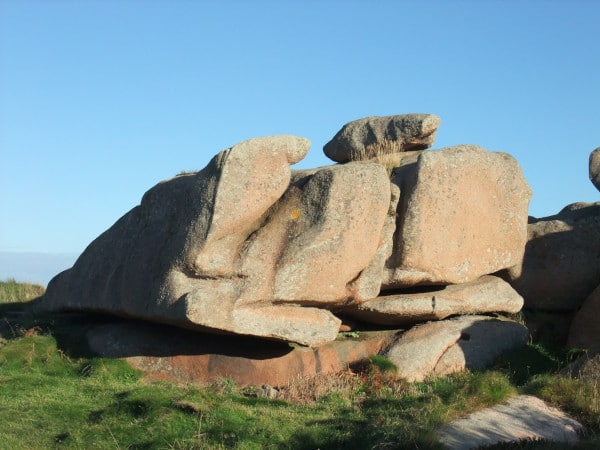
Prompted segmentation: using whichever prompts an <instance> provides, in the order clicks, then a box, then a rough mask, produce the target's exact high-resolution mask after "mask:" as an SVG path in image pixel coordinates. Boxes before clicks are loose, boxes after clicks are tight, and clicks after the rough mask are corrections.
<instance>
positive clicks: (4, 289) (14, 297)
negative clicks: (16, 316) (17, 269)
mask: <svg viewBox="0 0 600 450" xmlns="http://www.w3.org/2000/svg"><path fill="white" fill-rule="evenodd" d="M45 291H46V289H45V288H44V287H43V286H40V285H39V284H32V283H18V282H17V281H15V280H14V279H13V278H10V279H8V280H6V281H0V303H19V302H28V301H30V300H33V299H34V298H37V297H40V296H41V295H44V292H45Z"/></svg>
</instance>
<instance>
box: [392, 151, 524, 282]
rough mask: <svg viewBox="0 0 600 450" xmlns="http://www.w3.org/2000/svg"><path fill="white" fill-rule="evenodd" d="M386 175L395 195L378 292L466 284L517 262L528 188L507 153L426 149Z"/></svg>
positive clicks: (522, 236) (519, 256)
mask: <svg viewBox="0 0 600 450" xmlns="http://www.w3.org/2000/svg"><path fill="white" fill-rule="evenodd" d="M392 181H393V183H394V184H396V185H397V186H399V188H400V201H399V203H398V209H397V217H398V219H397V227H396V231H395V236H394V249H393V254H392V256H391V257H390V258H389V260H388V261H387V263H386V268H387V271H386V274H385V275H384V279H383V284H382V290H386V289H391V288H400V287H407V286H415V285H436V284H453V283H454V284H457V283H465V282H469V281H473V280H475V279H477V278H479V277H481V276H483V275H487V274H490V273H494V272H496V271H499V270H501V269H504V268H508V267H511V266H514V265H516V264H520V263H521V260H522V258H523V251H524V248H525V242H526V239H527V209H528V206H529V200H530V198H531V189H530V187H529V185H528V184H527V182H526V181H525V179H524V178H523V174H522V172H521V168H520V166H519V164H518V163H517V162H516V161H515V159H514V158H513V157H511V156H510V155H507V154H505V153H499V152H488V151H486V150H484V149H482V148H480V147H476V146H472V145H463V146H457V147H449V148H445V149H442V150H437V151H425V152H422V153H421V154H420V155H418V158H417V159H416V162H415V163H414V164H406V165H403V166H402V167H401V168H399V169H397V170H396V171H395V172H394V174H393V178H392Z"/></svg>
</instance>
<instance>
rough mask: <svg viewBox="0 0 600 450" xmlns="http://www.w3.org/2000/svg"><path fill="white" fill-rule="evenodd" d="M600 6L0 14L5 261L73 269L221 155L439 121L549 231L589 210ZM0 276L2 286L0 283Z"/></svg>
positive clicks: (229, 5) (297, 4) (177, 6)
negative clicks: (561, 214)
mask: <svg viewBox="0 0 600 450" xmlns="http://www.w3.org/2000/svg"><path fill="white" fill-rule="evenodd" d="M599 22H600V2H597V1H592V0H590V1H577V0H572V1H516V0H515V1H450V0H444V1H441V0H440V1H414V2H413V1H353V0H345V1H333V0H330V1H327V0H325V1H314V0H312V1H311V0H309V1H252V2H250V1H248V2H242V1H220V2H217V1H177V0H175V1H157V0H155V1H145V2H142V1H127V0H125V1H116V0H115V1H110V0H104V1H75V0H73V1H41V0H40V1H28V0H12V1H11V0H0V156H1V159H0V195H1V197H2V211H3V212H2V215H1V219H0V251H6V252H8V251H10V252H46V253H79V252H81V251H82V250H83V249H84V248H85V246H86V245H87V244H88V243H89V242H91V241H92V240H93V239H94V238H95V237H96V236H98V235H99V234H100V233H101V232H102V231H104V230H105V229H106V228H108V227H109V226H110V225H112V224H113V223H114V222H115V221H116V220H117V219H118V218H119V217H120V216H121V215H123V214H124V213H125V212H127V211H128V210H129V209H131V208H132V207H133V206H135V205H136V204H138V203H139V201H140V199H141V196H142V194H143V193H144V192H145V191H146V190H148V189H149V188H150V187H152V186H153V185H154V184H156V183H157V182H159V181H160V180H162V179H166V178H169V177H171V176H173V175H175V174H176V173H178V172H180V171H182V170H194V169H201V168H202V167H204V165H205V164H206V163H207V162H208V160H209V159H210V158H211V157H212V156H213V155H214V154H216V153H217V152H218V151H220V150H222V149H224V148H227V147H230V146H232V145H233V144H235V143H237V142H239V141H242V140H245V139H248V138H252V137H257V136H264V135H273V134H296V135H300V136H304V137H307V138H309V139H310V140H311V141H312V149H311V152H310V153H309V156H308V157H307V158H306V159H305V160H304V161H303V162H301V163H300V164H298V165H297V167H300V168H302V167H316V166H321V165H326V164H329V163H330V161H329V160H328V159H327V158H326V157H325V156H324V155H323V153H322V147H323V145H324V144H325V143H326V142H327V141H328V140H329V139H330V138H331V137H332V136H333V135H334V134H335V133H336V132H337V131H338V130H339V128H340V127H341V126H342V125H343V124H344V123H346V122H349V121H351V120H354V119H358V118H361V117H365V116H370V115H391V114H403V113H411V112H419V113H433V114H437V115H439V116H440V117H441V118H442V125H441V127H440V129H439V132H438V138H437V141H436V145H435V148H441V147H445V146H450V145H455V144H463V143H472V144H478V145H481V146H483V147H485V148H487V149H489V150H500V151H505V152H508V153H510V154H512V155H513V156H515V157H516V158H517V160H518V161H519V162H520V164H521V166H522V167H523V171H524V173H525V176H526V178H527V180H528V181H529V183H530V185H531V186H532V188H533V191H534V196H533V200H532V202H531V208H530V213H531V214H532V215H535V216H545V215H550V214H553V213H556V212H558V211H559V210H560V209H561V208H562V207H563V206H565V205H567V204H569V203H572V202H575V201H588V202H591V201H597V200H599V193H598V192H597V191H596V189H595V188H594V187H593V186H592V184H591V183H590V181H589V179H588V156H589V153H590V152H591V151H592V150H593V149H594V148H596V147H598V146H600V45H598V42H599V41H598V23H599ZM1 275H2V274H0V276H1Z"/></svg>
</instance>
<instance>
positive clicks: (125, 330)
mask: <svg viewBox="0 0 600 450" xmlns="http://www.w3.org/2000/svg"><path fill="white" fill-rule="evenodd" d="M396 331H397V330H392V331H385V332H361V333H360V337H359V338H341V339H340V338H338V339H337V340H335V341H332V342H330V343H328V344H325V345H322V346H319V347H315V348H308V347H301V346H296V345H290V344H288V343H284V342H278V341H269V340H264V339H257V338H254V337H251V336H234V335H216V334H209V333H198V332H196V331H188V330H183V329H180V328H177V327H171V326H166V325H157V324H148V323H143V322H131V321H123V322H121V321H118V322H114V323H109V324H103V325H99V326H96V327H94V328H92V329H90V330H89V331H88V332H87V334H86V339H87V343H88V345H89V347H90V348H91V350H92V351H94V352H96V353H98V354H99V355H101V356H104V357H109V358H122V359H124V360H126V361H127V362H128V363H129V364H130V365H132V366H133V367H135V368H136V369H139V370H141V371H142V372H144V373H145V376H146V377H147V378H148V379H151V380H168V381H174V382H180V383H199V384H210V383H213V382H215V381H218V380H219V379H220V378H223V377H226V378H230V379H232V380H234V381H235V382H236V383H238V384H240V385H250V386H260V385H263V384H266V385H270V386H282V385H285V384H287V383H288V382H290V381H292V380H294V379H296V378H298V377H308V376H312V375H316V374H322V373H336V372H340V371H343V370H346V369H347V368H348V367H349V366H351V365H353V364H356V363H359V362H360V361H362V360H364V359H366V358H368V357H369V356H371V355H374V354H377V353H379V352H380V351H381V349H382V348H383V347H385V346H386V345H388V344H389V342H390V341H391V340H392V339H393V336H394V334H395V333H396Z"/></svg>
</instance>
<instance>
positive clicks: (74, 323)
mask: <svg viewBox="0 0 600 450" xmlns="http://www.w3.org/2000/svg"><path fill="white" fill-rule="evenodd" d="M9 285H11V282H10V281H9V282H6V283H2V284H0V289H4V287H5V286H9ZM8 289H11V290H12V289H13V287H12V286H11V287H10V288H8V287H7V290H8ZM19 295H20V297H17V301H20V300H22V301H27V300H29V299H31V298H32V297H35V296H37V295H39V294H32V293H30V292H29V291H28V293H25V291H22V293H21V294H19ZM24 305H27V303H25V304H24ZM13 313H18V314H13ZM0 314H1V315H0V317H1V318H0V336H1V339H0V404H1V405H2V407H1V408H0V423H2V427H0V448H1V449H4V448H6V449H45V448H73V449H79V448H99V449H104V448H106V449H226V448H236V449H315V448H320V449H322V450H324V449H338V448H348V449H353V448H356V449H363V448H372V449H389V448H398V449H402V448H407V449H414V448H419V449H435V448H441V447H440V445H439V444H436V442H435V438H434V431H435V430H436V429H437V428H438V427H439V426H440V425H441V424H443V423H446V422H448V421H450V420H452V419H454V418H457V417H462V416H464V415H466V414H468V413H469V412H472V411H474V410H478V409H481V408H485V407H487V406H491V405H494V404H497V403H498V402H501V401H503V400H505V399H507V398H509V397H511V396H513V395H516V394H518V393H531V394H534V395H537V396H539V397H541V398H543V399H545V400H547V401H549V402H551V403H553V404H555V405H557V406H560V407H562V408H564V409H566V410H567V411H568V412H570V413H571V414H573V415H574V416H575V417H576V418H577V419H578V420H580V421H582V422H583V423H584V424H585V425H586V427H587V429H588V432H589V433H590V434H589V435H588V436H586V438H585V439H584V440H583V441H582V442H581V443H580V444H578V446H577V447H575V448H598V445H599V444H600V438H597V437H596V434H597V433H598V432H599V431H600V419H599V417H600V414H599V412H600V411H599V408H600V390H599V386H600V384H599V383H598V381H599V379H600V371H598V370H591V371H588V372H589V373H586V374H584V375H582V376H581V377H579V378H572V377H568V376H566V375H560V374H559V371H560V370H561V369H563V368H564V367H565V366H566V365H567V364H568V363H569V361H570V360H571V359H572V358H573V356H574V355H572V354H569V353H568V352H565V351H563V350H560V349H559V348H557V349H554V350H549V349H547V348H546V347H544V346H542V345H540V344H531V345H529V346H528V347H526V349H524V350H523V349H522V350H520V351H515V352H512V353H509V354H506V355H505V356H504V357H503V358H502V359H500V360H499V361H498V362H497V364H496V366H495V367H493V368H492V370H489V371H486V372H477V373H460V374H456V375H453V376H446V377H439V378H431V379H428V380H426V381H425V382H423V383H412V384H409V383H405V382H402V381H397V380H395V379H394V377H393V369H394V368H393V365H391V363H390V362H389V361H388V360H386V359H385V358H381V357H374V358H371V360H370V361H366V362H365V364H364V365H363V366H362V367H360V368H357V369H356V370H355V371H354V372H350V371H348V372H344V373H339V374H334V375H320V376H315V377H312V378H303V379H298V380H293V381H291V382H290V383H288V385H286V386H283V387H281V388H280V389H279V396H278V398H277V399H275V400H269V399H265V398H260V397H259V396H257V395H256V390H255V389H253V388H249V387H244V386H238V385H236V384H235V383H234V382H233V381H232V380H229V379H226V378H223V379H221V380H219V382H217V383H215V384H213V385H210V386H191V385H188V386H182V385H175V384H169V383H150V382H147V381H145V380H144V378H143V376H142V374H141V373H140V372H138V371H136V370H134V369H132V368H131V367H130V366H128V365H127V364H126V363H125V362H123V361H119V360H111V359H107V358H99V357H96V356H94V355H93V354H92V353H90V352H89V350H87V348H86V347H85V346H84V345H82V344H81V343H82V342H84V339H83V334H84V333H85V331H86V330H87V328H88V327H89V326H90V325H93V324H95V323H98V322H101V321H103V320H106V319H104V318H99V317H93V316H85V315H81V314H79V315H69V314H62V315H60V314H54V315H44V316H40V315H36V314H34V313H33V312H31V310H30V309H28V308H26V307H25V308H24V307H23V304H21V305H20V304H18V303H15V300H14V299H13V300H11V301H10V302H8V303H4V304H0ZM495 448H547V449H551V448H562V447H560V446H556V445H555V444H552V443H539V442H522V443H517V444H511V445H504V446H496V447H495Z"/></svg>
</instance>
